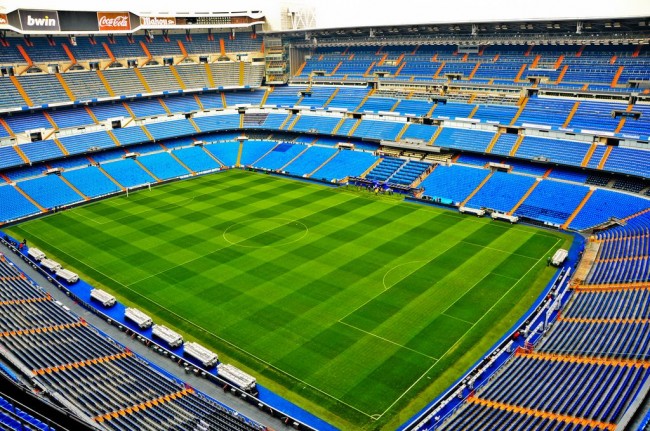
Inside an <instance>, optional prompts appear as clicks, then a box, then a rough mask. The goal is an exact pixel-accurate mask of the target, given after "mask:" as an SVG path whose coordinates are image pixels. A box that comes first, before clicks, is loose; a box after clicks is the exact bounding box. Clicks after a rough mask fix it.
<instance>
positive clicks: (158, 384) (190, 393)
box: [0, 256, 263, 430]
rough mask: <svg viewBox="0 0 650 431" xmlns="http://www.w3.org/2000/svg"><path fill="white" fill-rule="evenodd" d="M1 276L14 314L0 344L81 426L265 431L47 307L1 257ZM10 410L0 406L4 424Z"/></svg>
mask: <svg viewBox="0 0 650 431" xmlns="http://www.w3.org/2000/svg"><path fill="white" fill-rule="evenodd" d="M0 274H1V275H2V277H0V284H2V289H1V292H2V296H3V297H5V298H10V299H11V300H12V301H13V302H12V303H11V304H12V305H9V307H10V308H11V310H12V312H11V313H9V314H8V315H7V317H6V318H3V319H2V322H0V331H2V332H3V333H4V334H7V335H6V336H3V337H1V339H0V344H2V346H3V347H4V348H7V349H10V350H11V352H12V353H13V354H14V357H15V358H16V359H17V360H18V361H20V363H21V364H22V366H23V367H24V369H26V370H31V371H32V372H33V376H29V377H32V378H34V379H35V380H36V381H38V383H39V385H42V387H44V388H47V389H48V391H49V392H51V393H54V394H57V397H60V398H59V399H64V400H65V401H66V402H67V403H69V404H68V405H69V406H71V407H72V408H73V409H74V410H75V411H76V412H79V413H81V414H82V415H83V416H84V417H85V418H86V420H88V421H91V422H93V421H94V422H95V423H97V424H100V425H102V426H105V427H107V428H108V429H115V430H119V429H155V428H156V427H159V426H164V427H165V428H168V429H171V428H174V427H180V428H184V427H192V428H193V427H196V426H198V425H199V424H203V425H202V426H207V427H209V429H218V430H231V429H237V430H261V429H263V427H262V426H261V425H259V424H257V423H255V422H253V421H251V420H249V419H248V418H246V417H244V416H242V415H239V414H234V412H233V411H232V410H230V409H228V408H226V407H224V406H223V405H221V404H218V403H216V402H214V401H212V400H210V399H209V398H207V397H206V396H204V395H203V394H201V393H199V392H197V391H195V390H193V389H191V388H188V387H186V386H184V385H183V384H182V383H180V382H178V381H176V380H174V379H172V378H171V377H169V376H167V375H163V374H162V373H161V372H159V371H156V370H155V369H154V368H152V367H151V366H150V365H149V364H148V363H147V362H145V361H144V360H143V359H141V358H139V357H136V356H135V355H134V354H133V353H131V352H130V351H129V350H127V349H125V348H124V347H123V346H121V345H119V344H118V343H117V342H115V341H114V340H112V339H110V338H107V337H106V336H105V335H102V334H100V333H99V332H98V331H97V330H96V329H95V328H93V327H91V326H89V325H88V324H87V323H86V322H85V321H84V320H82V319H79V318H78V317H77V316H75V315H74V314H72V313H71V312H70V311H68V310H66V309H65V308H64V307H63V306H61V305H60V304H59V303H57V302H55V301H54V300H52V298H51V296H49V294H46V292H45V291H43V290H41V288H40V287H38V286H36V285H34V284H33V283H32V282H31V281H29V280H28V279H27V278H26V277H25V276H24V274H22V273H21V272H19V271H18V270H17V269H16V267H15V266H14V265H12V264H10V262H9V261H8V260H7V259H6V258H5V257H4V256H0ZM86 365H87V366H86ZM8 408H9V409H10V406H7V403H6V402H4V400H2V401H0V415H3V416H0V417H2V418H3V419H5V418H6V416H4V411H5V409H8ZM13 411H14V412H15V410H13ZM29 422H30V423H29V425H28V426H29V427H32V426H33V427H37V428H38V429H47V428H43V427H41V426H40V425H41V424H40V422H39V421H35V420H33V418H32V419H30V420H29ZM5 424H6V422H5ZM12 424H13V423H10V424H7V425H12ZM154 424H156V425H154ZM17 429H20V428H17ZM30 429H32V428H30Z"/></svg>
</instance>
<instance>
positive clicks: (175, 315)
mask: <svg viewBox="0 0 650 431" xmlns="http://www.w3.org/2000/svg"><path fill="white" fill-rule="evenodd" d="M26 232H28V231H27V230H26ZM28 233H29V232H28ZM30 235H32V234H31V233H30ZM32 236H33V237H34V238H37V239H38V240H39V241H40V242H42V243H43V244H47V247H48V248H53V249H55V250H58V251H59V252H60V253H61V254H65V255H67V256H70V257H72V258H73V259H74V256H71V255H70V254H68V253H66V252H65V251H63V250H61V249H60V248H58V247H56V246H54V245H51V244H50V243H48V242H47V241H43V240H42V239H41V238H39V237H38V236H36V235H32ZM84 265H86V266H88V267H90V268H91V269H92V270H93V271H96V272H97V273H99V274H101V275H103V276H104V277H106V278H108V279H109V280H112V281H113V282H114V283H116V284H118V285H120V286H122V287H123V288H125V289H127V290H129V291H131V292H133V293H134V294H136V295H138V296H140V297H141V298H143V299H144V300H145V301H148V302H151V303H152V304H155V305H156V306H157V307H160V308H161V309H163V310H165V311H167V312H168V313H169V314H171V315H173V316H174V317H176V318H178V319H179V320H182V321H184V322H186V323H188V324H190V325H191V326H194V327H195V328H198V329H200V330H201V331H203V332H205V333H206V334H209V335H210V336H212V337H214V338H215V339H217V340H220V341H221V342H223V343H225V344H227V345H229V346H230V347H232V348H234V349H236V350H239V351H240V352H242V353H244V354H246V355H248V356H250V357H251V358H254V359H255V360H256V361H259V362H260V363H262V364H264V365H266V366H267V367H269V368H273V369H274V370H276V371H278V372H279V373H281V374H284V375H286V376H289V377H291V378H292V379H294V380H296V381H298V382H300V383H302V384H303V385H305V386H309V387H310V388H312V389H313V390H315V391H316V392H319V393H321V394H323V395H325V396H326V397H327V398H330V399H332V400H334V401H336V402H338V403H341V404H343V405H345V406H346V407H349V408H350V409H352V410H354V411H356V412H358V413H361V414H362V415H364V416H366V417H368V418H370V417H371V416H372V415H371V414H369V413H366V412H364V411H362V410H359V409H358V408H356V407H354V406H352V405H350V404H348V403H346V402H345V401H342V400H340V399H338V398H336V397H335V396H333V395H331V394H328V393H327V392H325V391H323V390H322V389H319V388H317V387H315V386H313V385H312V384H310V383H307V382H305V381H304V380H301V379H299V378H298V377H296V376H294V375H293V374H291V373H288V372H286V371H285V370H283V369H280V368H278V367H276V366H275V365H273V364H271V363H270V362H267V361H265V360H264V359H262V358H260V357H258V356H256V355H254V354H252V353H250V352H248V351H247V350H244V349H242V348H241V347H240V346H238V345H236V344H233V343H232V342H230V341H228V340H226V339H225V338H222V337H220V336H218V335H217V334H215V333H213V332H211V331H208V330H207V329H205V328H204V327H202V326H200V325H197V324H196V323H194V322H192V321H191V320H188V319H187V318H185V317H183V316H181V315H180V314H177V313H176V312H174V311H172V310H170V309H169V308H167V307H165V306H163V305H162V304H159V303H158V302H156V301H154V300H153V299H151V298H149V297H146V296H144V295H143V294H141V293H140V292H138V291H137V290H134V289H131V288H130V287H129V286H127V285H124V284H122V283H121V282H119V281H117V280H115V279H114V278H113V277H111V276H109V275H106V274H104V273H103V272H101V271H99V270H97V269H95V268H94V267H93V266H91V265H88V264H87V263H84Z"/></svg>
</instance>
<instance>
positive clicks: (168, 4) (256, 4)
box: [0, 0, 650, 30]
mask: <svg viewBox="0 0 650 431" xmlns="http://www.w3.org/2000/svg"><path fill="white" fill-rule="evenodd" d="M3 7H4V9H5V10H4V11H3V10H2V8H3ZM287 7H290V8H295V9H298V10H299V9H301V8H313V11H314V13H315V17H316V20H315V27H316V28H337V27H352V26H384V25H405V24H423V23H426V24H428V23H430V24H435V23H438V24H443V23H464V22H497V21H501V22H504V21H505V22H507V21H522V20H527V21H536V20H549V19H557V20H569V19H599V18H609V17H617V18H643V17H650V2H649V1H647V0H617V1H612V2H600V1H596V2H594V1H586V0H575V1H565V0H547V1H545V2H543V3H530V2H524V1H520V2H513V1H509V0H490V1H481V0H455V1H454V2H451V3H447V2H442V1H434V0H406V1H404V0H402V1H400V2H399V3H397V2H395V3H388V2H386V3H381V6H378V3H377V2H376V1H374V0H356V1H348V0H328V1H322V0H293V1H283V0H266V1H263V0H237V1H221V2H214V1H206V0H197V1H194V2H191V3H182V2H176V1H171V0H139V1H137V2H133V1H131V0H113V1H111V2H110V3H101V2H84V3H81V2H79V1H78V0H49V1H44V0H5V1H4V3H3V5H2V6H0V12H4V13H6V12H10V11H12V10H14V9H17V8H22V9H58V10H97V8H101V9H102V10H109V11H110V10H115V11H122V10H130V11H132V12H135V13H142V14H157V13H163V14H165V13H169V14H174V13H179V14H182V13H187V12H193V13H200V12H206V11H208V12H215V11H245V10H261V11H263V12H264V14H265V15H266V17H267V20H268V22H269V25H270V28H269V29H270V30H281V25H280V21H281V16H280V15H281V11H285V13H286V8H287Z"/></svg>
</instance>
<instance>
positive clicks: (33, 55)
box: [0, 31, 262, 64]
mask: <svg viewBox="0 0 650 431" xmlns="http://www.w3.org/2000/svg"><path fill="white" fill-rule="evenodd" d="M212 36H213V37H212V38H211V39H213V40H210V39H208V34H207V33H194V34H192V35H191V36H190V37H186V36H185V35H184V34H170V35H169V36H168V37H167V38H165V37H154V38H147V37H145V36H144V35H141V34H138V35H131V36H122V35H113V36H112V37H106V36H88V37H87V36H77V37H76V38H75V41H74V43H72V41H71V40H70V39H69V38H67V37H58V36H55V37H52V38H51V39H50V40H51V42H52V43H50V41H49V40H48V39H47V38H45V37H37V36H32V37H30V38H29V42H28V41H27V40H26V39H24V38H18V37H7V38H4V41H5V42H6V46H5V45H0V63H2V64H24V63H25V62H26V61H25V59H24V58H23V56H22V55H21V54H20V51H19V50H18V46H21V47H22V48H23V49H24V50H25V52H26V53H27V55H28V56H29V57H30V59H31V60H32V61H33V62H35V63H40V62H52V61H55V62H66V63H67V62H69V61H70V58H69V57H68V54H67V53H66V52H65V50H64V48H63V46H64V45H65V46H66V47H67V48H68V49H69V50H70V52H71V53H72V55H73V56H74V57H75V59H76V60H77V61H87V60H94V61H101V60H109V59H110V57H111V56H110V55H109V53H108V51H107V49H106V48H105V47H104V44H106V46H107V47H108V50H110V52H111V54H113V56H114V57H115V58H117V59H136V58H142V57H146V56H147V54H146V53H145V51H144V49H143V48H142V44H144V46H145V47H146V49H147V50H148V51H149V52H150V53H151V55H153V56H180V55H182V51H181V49H180V46H179V45H182V46H183V48H184V49H185V51H186V52H187V53H188V54H190V55H204V54H207V55H213V54H215V53H219V52H220V43H221V42H220V41H223V43H224V48H225V50H226V53H240V52H260V51H261V50H262V40H261V38H254V37H253V33H251V32H247V31H242V32H237V33H235V38H234V39H233V38H231V37H230V36H231V34H230V33H213V35H212ZM179 42H180V43H179Z"/></svg>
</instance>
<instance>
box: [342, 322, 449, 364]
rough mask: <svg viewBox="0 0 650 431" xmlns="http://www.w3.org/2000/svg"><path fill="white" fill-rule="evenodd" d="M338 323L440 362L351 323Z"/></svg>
mask: <svg viewBox="0 0 650 431" xmlns="http://www.w3.org/2000/svg"><path fill="white" fill-rule="evenodd" d="M338 323H340V324H341V325H345V326H348V327H350V328H352V329H356V330H357V331H359V332H363V333H364V334H366V335H370V336H371V337H375V338H378V339H380V340H382V341H385V342H387V343H390V344H392V345H394V346H397V347H400V348H402V349H406V350H410V351H411V352H413V353H417V354H418V355H422V356H424V357H426V358H429V359H433V360H434V361H438V358H434V357H433V356H429V355H427V354H426V353H422V352H419V351H417V350H415V349H411V348H410V347H406V346H404V345H403V344H399V343H396V342H394V341H391V340H389V339H388V338H384V337H380V336H379V335H375V334H373V333H372V332H368V331H366V330H364V329H361V328H358V327H356V326H354V325H350V324H349V323H345V322H342V321H340V320H338Z"/></svg>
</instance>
